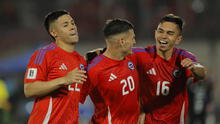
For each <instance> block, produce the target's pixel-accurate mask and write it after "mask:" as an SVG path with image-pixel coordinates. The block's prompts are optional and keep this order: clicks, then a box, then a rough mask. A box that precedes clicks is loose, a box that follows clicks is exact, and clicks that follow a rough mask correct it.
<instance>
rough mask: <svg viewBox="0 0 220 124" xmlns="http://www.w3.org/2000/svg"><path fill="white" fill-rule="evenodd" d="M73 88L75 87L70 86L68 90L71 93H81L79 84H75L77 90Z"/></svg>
mask: <svg viewBox="0 0 220 124" xmlns="http://www.w3.org/2000/svg"><path fill="white" fill-rule="evenodd" d="M72 86H74V85H68V90H69V91H77V92H79V91H80V89H79V88H78V84H77V83H75V88H73V87H72Z"/></svg>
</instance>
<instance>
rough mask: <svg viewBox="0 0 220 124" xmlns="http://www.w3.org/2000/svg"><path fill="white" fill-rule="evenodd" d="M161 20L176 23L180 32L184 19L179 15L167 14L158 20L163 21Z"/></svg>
mask: <svg viewBox="0 0 220 124" xmlns="http://www.w3.org/2000/svg"><path fill="white" fill-rule="evenodd" d="M163 22H173V23H175V24H177V25H178V27H179V29H180V32H182V30H183V26H184V21H183V19H182V18H181V17H179V16H176V15H174V14H167V15H165V16H164V17H163V18H162V19H161V20H160V23H163Z"/></svg>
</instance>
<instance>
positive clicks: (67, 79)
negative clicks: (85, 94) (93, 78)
mask: <svg viewBox="0 0 220 124" xmlns="http://www.w3.org/2000/svg"><path fill="white" fill-rule="evenodd" d="M85 73H86V71H84V70H80V69H78V68H75V69H74V70H72V71H70V72H68V73H67V74H66V76H64V77H63V78H64V85H70V84H73V83H80V84H82V83H83V82H85V81H86V78H87V76H86V75H85Z"/></svg>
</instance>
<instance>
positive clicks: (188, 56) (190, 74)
mask: <svg viewBox="0 0 220 124" xmlns="http://www.w3.org/2000/svg"><path fill="white" fill-rule="evenodd" d="M183 55H184V57H183V59H185V58H189V59H191V60H192V61H193V62H195V63H198V61H197V59H196V57H195V56H194V55H193V54H192V53H191V52H186V51H185V52H184V54H183ZM186 77H187V78H189V77H193V74H192V72H191V70H189V69H186ZM196 81H197V80H196V79H195V78H193V82H196Z"/></svg>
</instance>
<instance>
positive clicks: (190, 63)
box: [181, 58, 195, 70]
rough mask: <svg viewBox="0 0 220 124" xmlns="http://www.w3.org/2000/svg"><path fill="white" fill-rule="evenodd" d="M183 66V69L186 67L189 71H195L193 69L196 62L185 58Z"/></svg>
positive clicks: (182, 62)
mask: <svg viewBox="0 0 220 124" xmlns="http://www.w3.org/2000/svg"><path fill="white" fill-rule="evenodd" d="M181 65H182V66H183V67H185V68H187V69H190V70H191V69H193V67H194V65H195V64H194V62H193V61H192V60H191V59H189V58H185V59H183V60H182V61H181Z"/></svg>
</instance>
